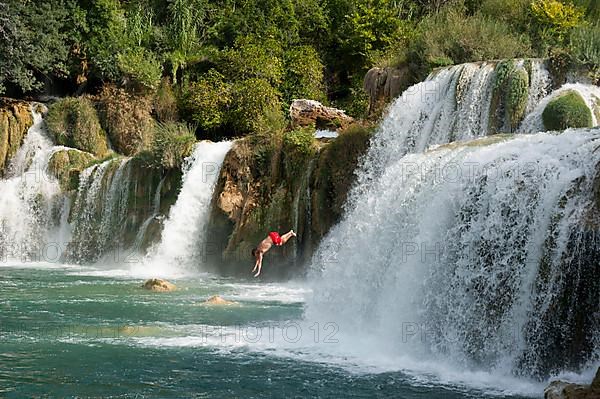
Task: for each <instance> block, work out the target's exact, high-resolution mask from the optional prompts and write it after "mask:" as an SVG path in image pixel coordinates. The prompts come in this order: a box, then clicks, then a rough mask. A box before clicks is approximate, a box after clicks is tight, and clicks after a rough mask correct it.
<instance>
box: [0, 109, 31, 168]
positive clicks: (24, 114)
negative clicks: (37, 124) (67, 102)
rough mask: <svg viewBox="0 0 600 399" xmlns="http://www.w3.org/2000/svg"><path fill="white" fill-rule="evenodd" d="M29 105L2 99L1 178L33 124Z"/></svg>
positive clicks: (0, 111) (0, 121)
mask: <svg viewBox="0 0 600 399" xmlns="http://www.w3.org/2000/svg"><path fill="white" fill-rule="evenodd" d="M29 107H30V105H29V103H28V102H25V101H19V100H13V99H10V98H0V176H3V175H4V169H5V166H6V165H7V164H8V162H9V161H10V160H11V158H12V157H13V156H14V155H15V153H16V152H17V150H18V149H19V147H20V146H21V143H22V142H23V138H24V137H25V135H26V134H27V130H28V129H29V128H30V127H31V125H32V124H33V118H32V116H31V111H30V110H29Z"/></svg>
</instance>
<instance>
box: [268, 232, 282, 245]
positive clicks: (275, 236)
mask: <svg viewBox="0 0 600 399" xmlns="http://www.w3.org/2000/svg"><path fill="white" fill-rule="evenodd" d="M269 237H271V240H272V241H273V244H275V245H281V236H280V235H279V233H278V232H276V231H272V232H270V233H269Z"/></svg>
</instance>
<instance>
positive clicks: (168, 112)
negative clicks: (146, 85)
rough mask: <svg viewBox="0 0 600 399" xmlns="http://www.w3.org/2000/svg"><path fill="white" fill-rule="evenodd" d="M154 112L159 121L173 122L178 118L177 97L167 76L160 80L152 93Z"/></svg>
mask: <svg viewBox="0 0 600 399" xmlns="http://www.w3.org/2000/svg"><path fill="white" fill-rule="evenodd" d="M154 114H155V115H156V119H158V121H159V122H175V121H177V120H178V119H179V111H178V110H177V97H176V96H175V93H174V92H173V88H172V86H171V80H170V79H169V78H168V77H165V78H163V79H162V80H161V81H160V85H159V86H158V90H156V94H155V95H154Z"/></svg>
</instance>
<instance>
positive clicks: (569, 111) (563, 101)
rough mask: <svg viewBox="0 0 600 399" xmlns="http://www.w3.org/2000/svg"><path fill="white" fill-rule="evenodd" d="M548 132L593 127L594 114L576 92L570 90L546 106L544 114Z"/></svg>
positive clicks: (543, 117)
mask: <svg viewBox="0 0 600 399" xmlns="http://www.w3.org/2000/svg"><path fill="white" fill-rule="evenodd" d="M542 119H543V121H544V127H545V128H546V129H547V130H565V129H568V128H581V127H592V126H593V120H592V112H591V111H590V109H589V107H588V106H587V104H586V103H585V101H584V99H583V98H582V97H581V95H579V93H577V92H576V91H573V90H569V91H567V92H565V93H563V94H562V95H560V96H558V97H556V98H555V99H553V100H552V101H550V102H549V103H548V105H546V108H544V112H543V113H542Z"/></svg>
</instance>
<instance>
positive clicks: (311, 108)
mask: <svg viewBox="0 0 600 399" xmlns="http://www.w3.org/2000/svg"><path fill="white" fill-rule="evenodd" d="M290 118H291V119H292V125H293V126H311V125H313V126H315V127H316V128H317V129H330V130H337V129H340V128H342V129H343V128H345V127H347V126H348V125H350V124H351V123H352V122H353V121H354V119H352V117H350V116H348V115H346V112H345V111H343V110H341V109H337V108H332V107H327V106H325V105H323V104H321V103H320V102H318V101H315V100H305V99H301V100H294V101H293V102H292V105H290Z"/></svg>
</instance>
